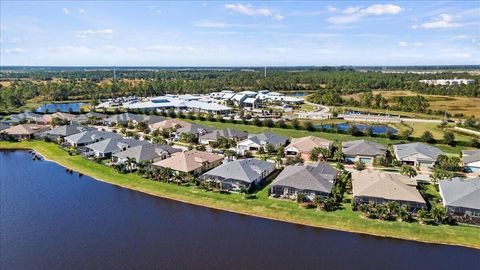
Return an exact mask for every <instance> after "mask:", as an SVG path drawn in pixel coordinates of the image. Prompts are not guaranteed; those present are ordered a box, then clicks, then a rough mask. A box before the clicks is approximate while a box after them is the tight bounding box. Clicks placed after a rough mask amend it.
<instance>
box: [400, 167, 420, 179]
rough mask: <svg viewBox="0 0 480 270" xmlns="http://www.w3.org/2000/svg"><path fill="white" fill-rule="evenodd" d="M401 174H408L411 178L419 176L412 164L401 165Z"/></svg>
mask: <svg viewBox="0 0 480 270" xmlns="http://www.w3.org/2000/svg"><path fill="white" fill-rule="evenodd" d="M400 174H403V175H406V176H408V177H410V178H413V177H415V176H417V174H418V173H417V171H416V170H415V169H414V168H413V167H412V166H408V165H402V166H401V167H400Z"/></svg>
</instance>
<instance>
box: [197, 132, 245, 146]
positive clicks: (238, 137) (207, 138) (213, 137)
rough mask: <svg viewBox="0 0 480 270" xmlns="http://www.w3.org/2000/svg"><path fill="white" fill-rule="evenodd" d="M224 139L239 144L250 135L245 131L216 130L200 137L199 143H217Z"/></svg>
mask: <svg viewBox="0 0 480 270" xmlns="http://www.w3.org/2000/svg"><path fill="white" fill-rule="evenodd" d="M220 137H223V138H225V139H229V140H233V141H234V142H239V141H242V140H245V139H247V138H248V133H247V132H244V131H239V130H236V129H231V128H225V129H220V130H214V131H212V132H210V133H207V134H204V135H201V136H200V137H199V142H200V143H201V144H210V143H212V142H216V141H217V140H218V138H220Z"/></svg>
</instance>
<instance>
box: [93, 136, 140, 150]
mask: <svg viewBox="0 0 480 270" xmlns="http://www.w3.org/2000/svg"><path fill="white" fill-rule="evenodd" d="M142 144H149V142H147V141H139V140H135V139H123V138H108V139H105V140H102V141H99V142H96V143H94V144H90V145H87V146H86V147H87V148H88V149H91V150H93V151H97V152H100V153H104V154H105V153H114V152H119V151H122V149H124V148H128V147H133V146H137V145H142Z"/></svg>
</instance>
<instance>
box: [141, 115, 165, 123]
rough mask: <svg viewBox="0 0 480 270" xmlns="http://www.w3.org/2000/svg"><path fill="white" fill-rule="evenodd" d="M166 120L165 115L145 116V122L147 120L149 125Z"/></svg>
mask: <svg viewBox="0 0 480 270" xmlns="http://www.w3.org/2000/svg"><path fill="white" fill-rule="evenodd" d="M164 120H165V117H161V116H157V115H146V116H144V117H143V122H145V123H146V124H147V125H151V124H155V123H158V122H162V121H164Z"/></svg>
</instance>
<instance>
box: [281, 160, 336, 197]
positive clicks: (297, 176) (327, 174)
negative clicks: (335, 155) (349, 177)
mask: <svg viewBox="0 0 480 270" xmlns="http://www.w3.org/2000/svg"><path fill="white" fill-rule="evenodd" d="M337 174H338V171H337V170H335V169H334V168H332V167H331V166H330V165H328V164H327V163H325V162H317V163H313V164H307V165H303V164H296V165H291V166H286V167H285V168H284V169H283V171H282V172H281V173H280V174H279V175H278V177H277V178H276V179H275V180H274V181H273V183H272V185H273V186H275V185H279V186H287V187H293V188H295V189H299V190H312V191H320V192H325V193H330V191H331V189H332V186H333V182H334V180H335V179H336V177H337Z"/></svg>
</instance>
